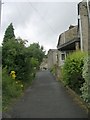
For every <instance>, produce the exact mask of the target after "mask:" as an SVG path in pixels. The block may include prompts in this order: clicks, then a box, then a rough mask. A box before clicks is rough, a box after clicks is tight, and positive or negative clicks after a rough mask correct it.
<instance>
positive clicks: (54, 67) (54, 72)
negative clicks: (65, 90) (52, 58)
mask: <svg viewBox="0 0 90 120" xmlns="http://www.w3.org/2000/svg"><path fill="white" fill-rule="evenodd" d="M56 67H57V66H56V65H53V67H52V68H51V69H50V72H51V73H52V74H53V75H56V69H57V68H56Z"/></svg>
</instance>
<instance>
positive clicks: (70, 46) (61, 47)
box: [57, 25, 81, 66]
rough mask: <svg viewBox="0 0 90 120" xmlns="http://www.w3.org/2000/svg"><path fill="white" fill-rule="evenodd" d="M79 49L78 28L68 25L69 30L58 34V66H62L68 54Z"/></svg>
mask: <svg viewBox="0 0 90 120" xmlns="http://www.w3.org/2000/svg"><path fill="white" fill-rule="evenodd" d="M80 48H81V47H80V38H79V36H78V26H72V25H70V27H69V29H68V30H67V31H65V32H63V33H62V34H60V36H59V39H58V44H57V49H58V66H62V65H63V64H64V60H65V58H66V56H67V55H68V54H69V53H71V52H73V51H75V50H79V49H80Z"/></svg>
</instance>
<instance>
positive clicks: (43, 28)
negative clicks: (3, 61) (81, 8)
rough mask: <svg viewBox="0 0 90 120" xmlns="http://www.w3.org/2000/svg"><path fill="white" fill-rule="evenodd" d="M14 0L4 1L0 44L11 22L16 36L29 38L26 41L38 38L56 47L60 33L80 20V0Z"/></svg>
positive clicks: (35, 40) (47, 47) (42, 42)
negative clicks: (78, 6) (78, 8)
mask: <svg viewBox="0 0 90 120" xmlns="http://www.w3.org/2000/svg"><path fill="white" fill-rule="evenodd" d="M7 1H8V2H7ZM12 1H13V2H11V0H3V1H2V2H4V4H3V5H2V12H1V14H2V15H1V33H0V44H1V43H2V40H3V36H4V33H5V30H6V28H7V27H8V25H9V24H10V23H11V22H12V23H13V26H14V32H15V35H16V37H21V38H22V39H27V40H28V43H27V45H29V44H30V43H33V42H39V44H40V45H43V46H44V48H45V50H46V51H48V50H49V49H55V48H56V46H57V42H58V36H59V35H60V34H61V33H62V32H64V31H65V30H67V29H68V27H69V26H70V25H71V24H72V25H76V24H77V3H79V1H80V0H76V1H73V2H70V1H68V2H58V0H57V1H56V2H55V0H53V1H52V0H51V1H49V2H47V1H44V0H43V2H41V1H40V0H39V1H38V2H36V1H35V0H34V1H33V2H32V1H31V0H23V1H22V2H20V0H18V2H14V0H12ZM59 1H60V0H59ZM64 1H65V0H64Z"/></svg>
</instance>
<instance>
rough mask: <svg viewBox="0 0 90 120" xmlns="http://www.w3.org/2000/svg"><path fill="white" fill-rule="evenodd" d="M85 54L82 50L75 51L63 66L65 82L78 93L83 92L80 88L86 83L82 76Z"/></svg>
mask: <svg viewBox="0 0 90 120" xmlns="http://www.w3.org/2000/svg"><path fill="white" fill-rule="evenodd" d="M84 56H85V53H83V52H81V51H78V52H74V53H72V54H70V55H68V57H67V58H66V60H65V64H64V66H63V80H64V81H65V84H66V85H68V86H69V87H70V88H72V89H73V90H75V91H76V92H77V93H78V94H80V93H81V92H80V88H81V86H82V84H83V83H84V79H83V77H82V68H83V65H84Z"/></svg>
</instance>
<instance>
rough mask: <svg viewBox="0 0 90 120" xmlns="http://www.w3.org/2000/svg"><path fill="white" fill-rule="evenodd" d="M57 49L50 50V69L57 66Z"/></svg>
mask: <svg viewBox="0 0 90 120" xmlns="http://www.w3.org/2000/svg"><path fill="white" fill-rule="evenodd" d="M57 51H58V50H57V49H50V50H49V51H48V69H50V68H52V67H53V66H54V65H56V64H57Z"/></svg>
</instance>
